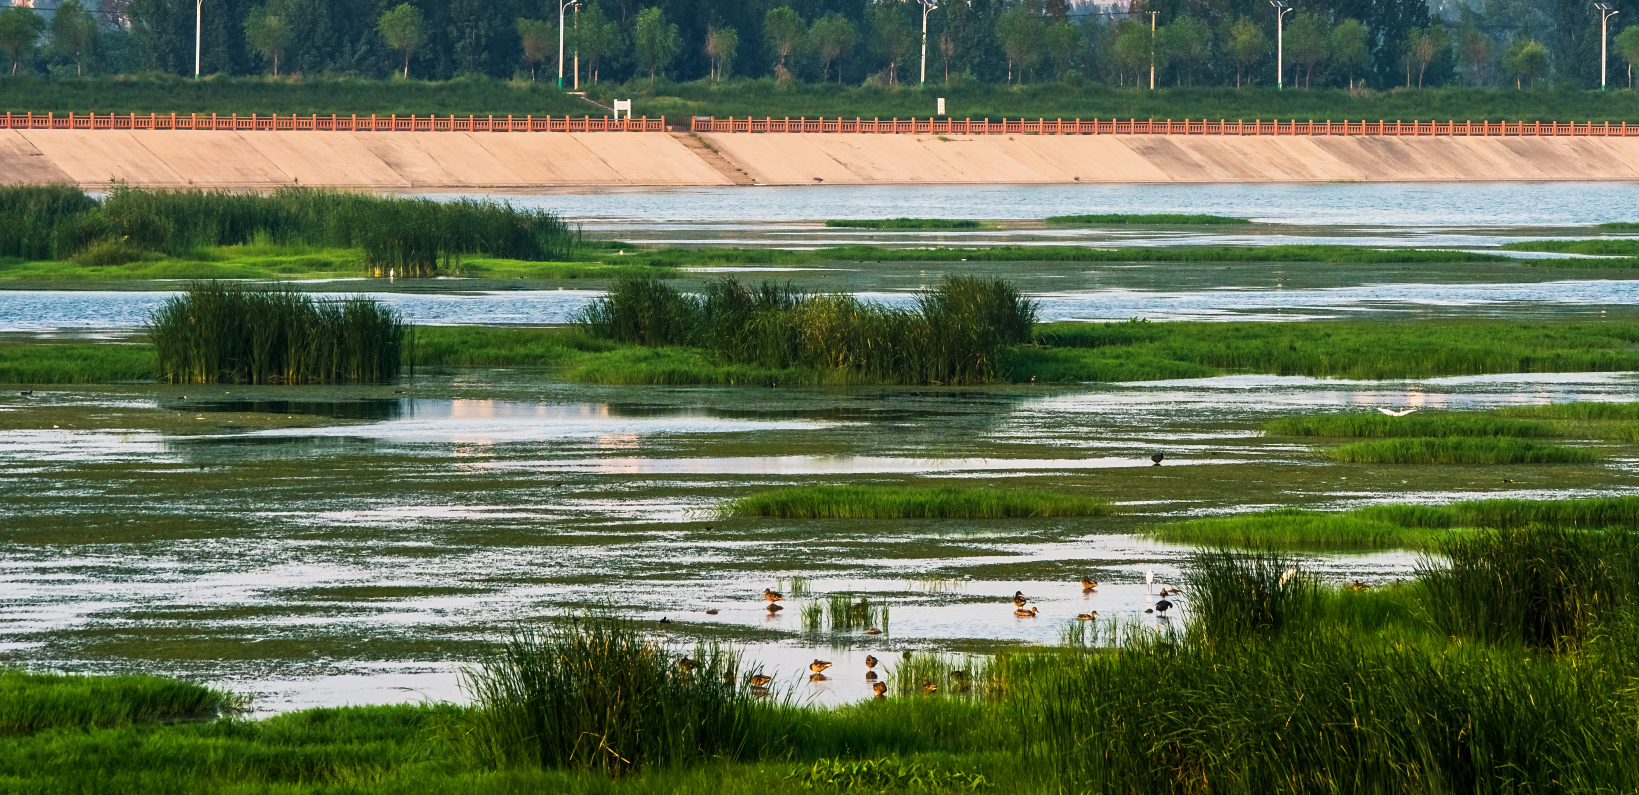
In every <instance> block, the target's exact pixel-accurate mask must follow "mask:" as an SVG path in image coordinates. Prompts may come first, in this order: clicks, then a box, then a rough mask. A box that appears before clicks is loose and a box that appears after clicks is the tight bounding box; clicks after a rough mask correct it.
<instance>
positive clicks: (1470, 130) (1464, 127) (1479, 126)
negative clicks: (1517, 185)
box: [690, 116, 1639, 137]
mask: <svg viewBox="0 0 1639 795" xmlns="http://www.w3.org/2000/svg"><path fill="white" fill-rule="evenodd" d="M690 129H692V130H693V131H694V132H712V133H745V132H754V133H883V134H888V133H899V134H917V135H940V134H949V135H1394V136H1429V135H1438V136H1502V135H1514V136H1518V135H1542V136H1549V135H1555V136H1557V135H1583V136H1589V135H1591V136H1599V137H1604V136H1617V137H1625V136H1639V125H1630V124H1628V123H1627V122H1614V123H1613V122H1554V121H1540V122H1539V121H1509V122H1501V121H1409V122H1407V121H1297V120H1295V119H1294V120H1292V121H1242V120H1237V121H1226V120H1223V119H1219V120H1218V121H1206V120H1205V119H1200V120H1190V119H1185V120H1183V121H1174V120H1172V119H1167V120H1165V121H1156V120H1155V119H1143V120H1140V119H1127V120H1124V121H1123V120H1120V119H1092V120H1090V121H1089V120H1083V119H1074V120H1070V121H1065V120H1064V119H1034V120H1032V119H1004V120H1002V121H999V122H998V121H989V120H986V119H979V120H973V119H861V118H853V119H841V118H836V119H824V118H821V119H806V118H804V119H790V118H786V119H773V118H764V119H750V118H747V119H736V118H728V119H718V118H713V117H705V116H696V117H695V118H694V120H693V123H692V124H691V125H690Z"/></svg>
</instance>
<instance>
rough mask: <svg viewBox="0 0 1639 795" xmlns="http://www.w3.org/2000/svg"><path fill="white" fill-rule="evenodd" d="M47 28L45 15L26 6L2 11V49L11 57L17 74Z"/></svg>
mask: <svg viewBox="0 0 1639 795" xmlns="http://www.w3.org/2000/svg"><path fill="white" fill-rule="evenodd" d="M45 29H46V20H45V17H42V16H40V15H39V14H37V13H35V12H34V9H32V8H28V7H25V6H12V7H10V8H7V9H5V10H4V11H0V50H5V51H6V55H8V56H10V57H11V73H12V74H17V69H18V67H19V66H21V65H22V63H23V59H24V58H26V57H28V54H29V53H31V52H33V51H34V43H35V42H37V41H39V40H40V34H41V33H44V32H45Z"/></svg>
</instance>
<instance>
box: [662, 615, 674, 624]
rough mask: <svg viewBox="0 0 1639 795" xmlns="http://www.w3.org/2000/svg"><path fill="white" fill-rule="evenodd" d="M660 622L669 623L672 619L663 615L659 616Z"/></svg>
mask: <svg viewBox="0 0 1639 795" xmlns="http://www.w3.org/2000/svg"><path fill="white" fill-rule="evenodd" d="M660 623H662V624H670V623H672V620H671V619H669V618H667V617H665V616H661V617H660Z"/></svg>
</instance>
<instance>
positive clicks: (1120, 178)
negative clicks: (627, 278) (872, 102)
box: [0, 130, 1639, 191]
mask: <svg viewBox="0 0 1639 795" xmlns="http://www.w3.org/2000/svg"><path fill="white" fill-rule="evenodd" d="M699 137H700V139H701V141H703V142H704V143H705V144H706V145H708V146H710V147H711V148H712V149H715V150H717V152H719V153H720V154H722V156H723V157H724V158H725V159H726V160H727V161H728V163H729V165H730V166H734V167H738V168H739V169H742V170H744V172H745V173H746V174H749V175H750V176H751V177H752V178H753V179H754V180H755V181H756V182H759V183H762V184H785V185H811V184H818V183H823V184H827V185H837V184H843V185H863V184H905V183H910V184H916V183H926V184H974V183H980V184H1007V183H1047V182H1058V183H1073V182H1078V181H1079V182H1097V183H1112V182H1114V183H1139V182H1183V183H1189V182H1202V183H1210V182H1312V181H1333V180H1352V181H1392V182H1456V181H1490V180H1506V181H1517V180H1546V181H1589V180H1613V181H1630V180H1639V138H1627V139H1623V138H1570V137H1565V138H1531V137H1521V138H1433V137H1425V138H1391V137H1377V136H1368V137H1273V136H1265V137H1244V138H1242V137H1215V136H1161V135H1156V136H1150V135H1134V136H1124V135H1123V136H1117V135H1097V136H1027V135H1014V136H1005V135H992V136H921V135H848V134H843V135H837V134H829V135H817V134H816V135H803V134H768V135H762V134H744V133H741V134H702V135H700V136H699ZM691 143H692V142H691ZM722 167H723V166H722V164H720V163H719V164H718V165H716V166H714V165H712V164H711V163H707V162H706V161H705V160H704V159H702V158H701V156H700V155H698V154H696V153H695V151H692V150H691V149H690V147H689V146H685V145H684V143H683V142H682V141H680V140H679V138H678V137H677V136H674V135H672V134H667V133H452V132H438V133H407V132H400V133H339V132H227V131H209V132H207V131H201V132H192V131H108V130H95V131H93V130H0V183H35V182H70V183H77V184H79V185H82V186H84V187H87V188H95V187H99V186H103V185H107V184H108V182H109V180H123V181H125V182H127V183H130V184H132V185H141V186H150V187H176V186H197V187H218V188H234V189H267V188H273V187H278V186H281V185H293V184H301V185H326V186H337V187H354V188H367V189H374V190H389V191H418V190H420V191H434V190H486V189H509V188H521V189H531V188H553V187H685V186H718V185H730V184H732V183H733V180H732V179H731V178H730V177H729V176H727V175H725V174H724V172H723V171H721V170H720V169H721V168H722ZM741 179H743V177H741Z"/></svg>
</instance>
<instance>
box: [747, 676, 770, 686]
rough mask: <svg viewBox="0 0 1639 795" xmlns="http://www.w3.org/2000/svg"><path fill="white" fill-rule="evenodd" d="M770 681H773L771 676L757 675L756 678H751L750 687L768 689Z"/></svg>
mask: <svg viewBox="0 0 1639 795" xmlns="http://www.w3.org/2000/svg"><path fill="white" fill-rule="evenodd" d="M772 681H774V677H772V676H764V675H763V674H757V675H756V676H753V677H751V686H752V687H768V683H769V682H772Z"/></svg>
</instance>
